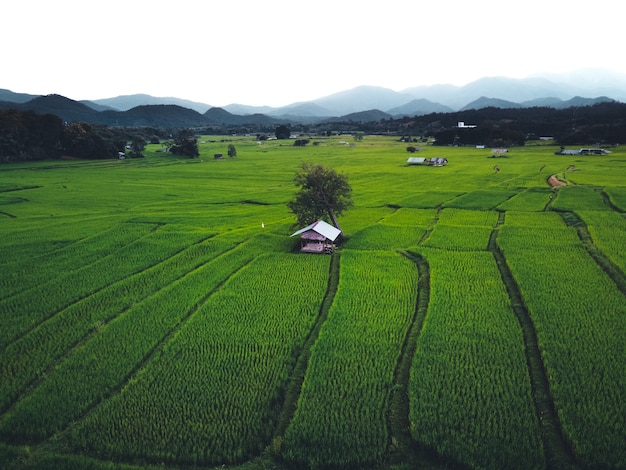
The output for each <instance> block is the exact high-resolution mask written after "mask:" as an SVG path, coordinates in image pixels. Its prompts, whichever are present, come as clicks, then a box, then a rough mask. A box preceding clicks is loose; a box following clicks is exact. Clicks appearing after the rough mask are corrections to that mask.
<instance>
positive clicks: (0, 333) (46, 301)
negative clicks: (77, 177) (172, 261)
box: [0, 226, 207, 347]
mask: <svg viewBox="0 0 626 470" xmlns="http://www.w3.org/2000/svg"><path fill="white" fill-rule="evenodd" d="M206 236H207V235H206V233H200V232H192V231H183V230H181V229H180V228H176V227H168V226H165V227H162V228H160V229H159V230H156V231H155V232H153V233H150V234H148V235H146V236H144V237H142V238H139V239H137V240H135V241H134V242H133V243H130V244H128V245H126V246H124V247H123V248H122V249H120V250H117V251H115V252H113V253H111V254H110V255H109V256H105V257H103V258H100V259H98V260H97V261H95V262H94V263H92V264H90V265H88V266H85V267H84V268H82V269H78V270H75V271H72V272H69V273H65V274H61V273H59V276H58V277H55V278H53V279H51V280H50V281H48V282H46V283H44V284H41V285H40V286H37V287H34V288H32V289H29V290H27V291H23V292H20V293H19V294H17V295H15V296H12V297H10V298H8V299H5V300H3V301H2V302H0V347H2V346H6V345H7V344H8V343H10V342H11V341H13V340H15V339H16V338H17V337H19V336H20V335H22V334H24V333H26V332H27V331H29V330H30V329H31V328H33V327H34V326H36V325H37V324H39V323H41V322H42V321H44V320H46V319H48V318H49V317H51V316H52V315H54V314H56V313H58V312H59V311H60V310H62V309H64V308H66V307H68V306H69V305H71V304H73V303H75V302H78V301H80V300H81V299H83V298H85V297H87V296H89V295H92V294H94V293H95V292H97V291H98V290H100V289H102V288H105V287H107V286H109V285H111V284H113V283H115V282H117V281H119V280H121V279H124V278H126V277H128V276H130V275H132V274H136V273H138V272H141V271H143V270H145V269H147V268H149V267H150V266H153V265H155V264H157V263H159V262H160V261H161V260H162V259H164V258H167V257H169V256H172V255H174V254H175V253H177V252H179V251H181V250H182V249H184V248H185V247H187V246H189V245H190V244H193V243H196V242H197V241H198V240H200V239H202V238H204V237H206Z"/></svg>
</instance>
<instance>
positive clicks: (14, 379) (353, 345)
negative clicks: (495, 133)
mask: <svg viewBox="0 0 626 470" xmlns="http://www.w3.org/2000/svg"><path fill="white" fill-rule="evenodd" d="M311 139H312V142H311V143H310V144H309V145H308V146H306V147H296V146H294V145H293V141H290V140H273V141H265V142H262V143H258V142H257V141H256V139H255V137H254V136H249V137H247V136H232V137H227V138H224V137H217V136H202V137H201V138H199V149H200V158H196V159H188V158H182V157H176V156H171V155H168V154H164V153H162V152H161V151H160V150H161V146H160V145H149V146H148V148H147V150H146V151H145V158H143V159H126V160H109V161H78V160H58V161H49V162H39V163H24V164H6V165H2V166H0V240H1V241H0V468H2V469H51V468H60V469H65V468H71V469H124V470H139V469H154V470H157V469H213V468H232V469H238V470H257V469H258V470H260V469H283V470H291V469H361V468H365V469H380V470H392V469H397V470H404V469H422V468H423V469H456V468H459V469H489V470H496V469H509V468H511V469H549V470H551V469H570V468H571V469H581V470H584V469H626V347H625V344H626V254H625V253H626V251H625V249H624V247H626V150H623V149H622V148H621V147H616V148H613V149H611V153H610V154H608V155H602V156H581V155H568V156H557V155H555V154H554V151H555V150H556V149H555V147H551V146H546V145H540V146H533V145H528V146H526V147H521V148H513V149H509V152H508V153H507V156H506V157H503V158H497V159H494V158H492V157H491V151H490V149H477V148H470V147H465V148H463V147H434V146H431V145H423V147H422V150H421V151H420V152H419V153H420V156H424V157H427V158H430V157H445V158H447V159H448V164H447V165H446V166H443V167H431V166H421V165H408V164H407V163H406V160H407V158H408V156H409V154H408V153H407V151H406V146H407V144H406V143H403V142H400V141H399V140H398V138H397V137H389V136H365V137H364V138H363V139H362V140H356V139H352V137H351V136H349V135H342V136H333V137H312V138H311ZM229 144H234V145H235V146H236V149H237V156H236V157H234V158H224V159H221V160H216V159H214V158H213V155H214V154H215V153H223V154H227V147H228V145H229ZM302 162H311V163H316V164H317V163H320V164H323V165H325V166H328V167H331V168H333V169H335V170H336V171H337V172H339V173H342V174H345V175H347V177H348V181H349V183H350V185H351V186H352V195H353V202H354V206H353V207H352V208H351V209H349V210H348V211H346V212H345V213H344V214H342V216H341V217H340V218H339V222H340V225H341V228H342V230H343V232H344V235H343V239H342V242H341V243H340V244H339V245H338V247H337V248H336V249H335V250H334V252H333V253H332V254H331V255H328V254H323V255H316V254H302V253H299V248H300V242H299V240H298V239H297V237H291V236H290V235H291V234H292V233H293V232H295V231H296V230H297V229H298V228H300V227H297V226H295V225H294V222H295V216H294V215H293V214H291V213H290V212H289V209H288V208H287V205H286V204H287V202H288V201H289V200H290V199H291V198H292V197H293V195H294V194H295V191H296V189H297V188H296V187H295V186H294V184H293V181H292V180H293V177H294V175H295V172H296V171H297V169H298V168H299V166H300V164H301V163H302ZM496 166H497V171H496V170H495V168H496ZM551 175H556V176H557V177H558V178H559V180H561V181H564V182H566V183H567V184H566V186H564V187H561V188H559V189H554V188H551V187H550V186H549V185H548V182H547V180H548V178H549V177H550V176H551Z"/></svg>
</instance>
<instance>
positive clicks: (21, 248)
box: [0, 217, 114, 269]
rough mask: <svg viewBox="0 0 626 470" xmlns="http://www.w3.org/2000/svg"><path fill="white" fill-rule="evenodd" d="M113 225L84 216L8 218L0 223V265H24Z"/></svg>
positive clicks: (106, 221)
mask: <svg viewBox="0 0 626 470" xmlns="http://www.w3.org/2000/svg"><path fill="white" fill-rule="evenodd" d="M113 224H114V222H112V221H111V220H110V219H106V218H101V219H100V218H92V217H85V218H84V219H80V220H77V219H76V218H71V219H66V220H58V219H49V218H48V219H42V218H33V219H26V220H22V219H12V220H6V221H3V223H2V224H0V236H2V244H0V264H1V265H4V266H6V267H7V269H12V268H11V265H12V264H13V263H17V264H18V265H22V264H24V262H25V261H27V260H35V259H38V258H40V257H45V256H47V255H49V254H51V253H52V254H53V253H55V252H56V251H58V250H61V249H63V248H65V247H67V246H69V245H71V244H72V243H76V242H77V241H79V240H81V239H83V238H88V237H91V236H94V234H98V233H99V232H103V231H106V230H109V229H110V228H111V226H112V225H113Z"/></svg>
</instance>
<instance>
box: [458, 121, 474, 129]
mask: <svg viewBox="0 0 626 470" xmlns="http://www.w3.org/2000/svg"><path fill="white" fill-rule="evenodd" d="M456 127H458V128H459V129H474V128H475V127H476V125H474V124H465V122H464V121H459V122H458V123H457V125H456Z"/></svg>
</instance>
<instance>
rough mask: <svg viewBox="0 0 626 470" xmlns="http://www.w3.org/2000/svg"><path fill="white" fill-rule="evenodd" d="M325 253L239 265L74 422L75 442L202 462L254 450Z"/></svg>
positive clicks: (316, 294) (264, 438)
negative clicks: (118, 386)
mask: <svg viewBox="0 0 626 470" xmlns="http://www.w3.org/2000/svg"><path fill="white" fill-rule="evenodd" d="M329 261H330V257H326V256H298V255H292V254H272V255H268V256H262V257H259V258H257V259H256V260H255V261H254V262H253V263H251V264H249V265H248V266H246V268H245V269H243V270H241V271H240V272H239V273H238V274H237V275H236V276H234V277H232V278H231V279H230V280H229V281H228V282H227V283H226V284H225V285H224V286H223V287H222V288H221V289H220V291H219V292H217V293H216V294H215V295H213V296H212V297H211V298H210V299H209V300H208V301H207V302H206V303H205V304H204V305H203V306H202V307H201V308H200V309H199V310H198V312H197V313H195V314H194V316H193V317H192V318H191V319H190V320H189V321H188V322H187V323H186V324H185V326H184V327H183V328H181V330H180V331H179V332H178V333H177V334H176V336H175V337H174V338H173V339H172V340H171V341H170V342H169V343H167V344H166V345H165V346H164V347H163V349H162V350H161V351H159V352H158V354H157V355H156V356H155V358H154V359H153V360H152V361H150V362H149V363H148V364H147V366H146V367H145V368H144V369H142V370H141V372H140V373H139V374H138V375H137V377H135V378H134V379H133V380H132V381H131V383H130V384H129V385H128V386H127V387H125V388H124V389H123V390H122V392H121V393H120V394H118V395H116V396H115V397H114V398H113V399H111V400H109V401H108V402H106V403H105V404H103V405H102V406H101V407H100V408H98V409H97V410H96V412H94V413H93V414H91V415H90V416H89V417H88V418H87V419H86V420H85V421H84V422H83V423H81V425H80V426H78V428H77V429H76V430H75V431H74V432H73V436H74V442H75V445H76V446H77V448H79V449H83V448H87V449H94V450H95V451H96V452H97V453H99V454H103V455H105V456H107V457H114V458H146V459H149V460H156V461H170V462H176V463H203V464H222V463H228V464H232V463H236V462H240V461H242V460H245V459H249V458H251V457H252V456H254V455H257V454H259V453H260V451H261V450H262V449H263V448H264V447H265V446H266V445H267V444H268V443H269V440H270V438H271V436H272V434H273V431H274V426H275V424H276V421H277V418H278V414H277V410H278V409H279V407H280V405H281V401H282V400H281V396H282V393H283V391H284V389H285V387H286V382H287V379H288V377H289V374H290V371H291V369H292V367H293V364H294V362H295V359H296V357H297V355H298V351H299V349H301V347H302V344H303V343H304V340H305V339H306V336H307V335H308V332H309V331H310V329H311V327H312V325H313V323H314V322H315V319H316V317H317V314H318V311H319V308H320V304H321V301H322V299H323V297H324V291H325V290H326V284H327V277H328V269H329Z"/></svg>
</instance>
